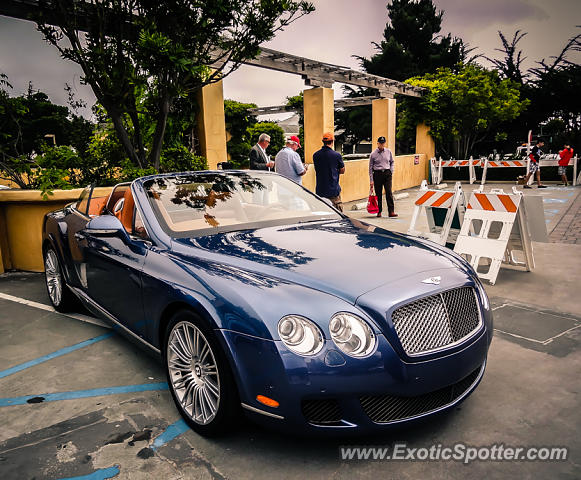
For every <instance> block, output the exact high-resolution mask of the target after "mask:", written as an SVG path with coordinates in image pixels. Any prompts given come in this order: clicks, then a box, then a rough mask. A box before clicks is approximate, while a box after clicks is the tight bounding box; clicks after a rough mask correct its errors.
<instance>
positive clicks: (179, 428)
mask: <svg viewBox="0 0 581 480" xmlns="http://www.w3.org/2000/svg"><path fill="white" fill-rule="evenodd" d="M188 430H190V427H189V426H188V424H187V423H186V422H185V421H184V420H183V419H181V420H178V421H177V422H175V423H172V424H171V425H170V426H169V427H167V428H166V429H165V430H164V432H163V433H162V434H161V435H159V436H158V437H157V438H156V439H155V440H154V441H153V444H152V445H151V449H152V450H157V449H158V448H159V447H161V446H163V445H165V444H166V443H167V442H171V441H172V440H173V439H174V438H176V437H179V436H180V435H181V434H182V433H185V432H187V431H188Z"/></svg>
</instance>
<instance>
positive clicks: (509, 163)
mask: <svg viewBox="0 0 581 480" xmlns="http://www.w3.org/2000/svg"><path fill="white" fill-rule="evenodd" d="M577 160H578V158H577V155H575V156H574V157H573V158H572V159H571V161H572V162H573V165H572V166H573V181H572V183H573V186H575V185H577V184H578V183H580V182H581V174H580V175H579V178H578V177H577ZM530 161H531V160H530V159H529V158H522V159H520V160H503V159H501V158H500V155H496V157H495V158H494V159H491V158H485V159H483V170H482V180H481V182H480V184H481V185H484V184H485V183H486V173H487V172H488V169H489V168H506V167H508V168H526V173H529V171H530ZM558 165H559V155H558V154H556V153H554V154H548V155H543V156H541V158H540V160H539V167H556V166H558ZM533 181H534V178H533V175H531V177H530V178H529V181H528V183H529V185H530V184H531V183H533Z"/></svg>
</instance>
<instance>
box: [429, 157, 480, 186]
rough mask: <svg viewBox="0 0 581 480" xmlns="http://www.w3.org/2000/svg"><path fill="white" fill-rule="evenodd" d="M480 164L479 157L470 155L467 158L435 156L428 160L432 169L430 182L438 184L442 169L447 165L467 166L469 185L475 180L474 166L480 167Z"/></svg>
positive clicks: (441, 176)
mask: <svg viewBox="0 0 581 480" xmlns="http://www.w3.org/2000/svg"><path fill="white" fill-rule="evenodd" d="M481 164H482V160H481V159H477V160H474V159H473V158H472V157H470V158H469V159H468V160H442V157H440V159H439V160H436V157H433V158H432V159H431V160H430V167H431V169H432V183H433V184H434V185H439V184H440V183H441V182H442V180H443V177H444V175H443V169H444V168H447V167H456V168H459V167H468V180H469V181H470V185H472V184H473V183H474V182H475V181H476V169H475V168H474V167H480V166H481Z"/></svg>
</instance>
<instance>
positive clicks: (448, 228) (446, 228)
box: [407, 180, 466, 245]
mask: <svg viewBox="0 0 581 480" xmlns="http://www.w3.org/2000/svg"><path fill="white" fill-rule="evenodd" d="M465 209H466V205H465V201H464V193H463V191H462V186H461V185H460V182H456V185H455V186H454V191H452V192H449V191H445V190H430V189H428V188H427V183H426V181H425V180H424V181H423V182H422V185H421V187H420V193H419V195H418V198H417V199H416V202H415V205H414V213H413V215H412V221H411V223H410V228H409V229H408V232H407V233H408V234H409V235H414V236H416V237H420V238H426V239H428V240H432V241H433V242H436V243H439V244H440V245H446V244H454V242H455V241H456V237H457V236H458V233H459V232H460V226H461V225H462V221H463V219H464V211H465ZM422 210H425V212H426V218H427V221H428V228H429V232H423V231H420V230H417V228H416V224H417V222H418V218H419V216H420V212H421V211H422Z"/></svg>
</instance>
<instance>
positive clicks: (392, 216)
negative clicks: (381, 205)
mask: <svg viewBox="0 0 581 480" xmlns="http://www.w3.org/2000/svg"><path fill="white" fill-rule="evenodd" d="M389 216H390V218H394V217H397V213H393V212H391V213H390V214H389Z"/></svg>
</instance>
